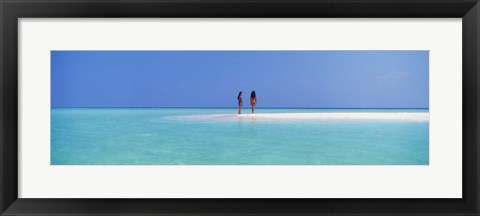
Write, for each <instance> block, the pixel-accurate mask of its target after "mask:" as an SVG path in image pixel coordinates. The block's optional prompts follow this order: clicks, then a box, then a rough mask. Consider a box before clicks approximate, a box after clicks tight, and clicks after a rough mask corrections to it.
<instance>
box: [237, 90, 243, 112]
mask: <svg viewBox="0 0 480 216" xmlns="http://www.w3.org/2000/svg"><path fill="white" fill-rule="evenodd" d="M237 100H238V115H240V114H242V106H243V100H242V92H239V93H238V96H237Z"/></svg>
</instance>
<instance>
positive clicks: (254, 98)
mask: <svg viewBox="0 0 480 216" xmlns="http://www.w3.org/2000/svg"><path fill="white" fill-rule="evenodd" d="M250 104H251V105H252V113H254V112H255V106H256V105H257V94H255V91H252V93H251V94H250Z"/></svg>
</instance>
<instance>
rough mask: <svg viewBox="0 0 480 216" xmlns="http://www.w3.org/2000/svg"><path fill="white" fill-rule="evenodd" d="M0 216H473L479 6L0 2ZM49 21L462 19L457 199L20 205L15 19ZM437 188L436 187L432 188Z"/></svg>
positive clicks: (346, 0) (269, 0)
mask: <svg viewBox="0 0 480 216" xmlns="http://www.w3.org/2000/svg"><path fill="white" fill-rule="evenodd" d="M0 16H1V17H0V19H1V20H0V23H1V36H0V37H1V38H0V40H1V43H0V50H1V53H0V55H1V58H0V65H1V68H0V69H1V72H0V80H1V84H0V95H1V97H0V165H1V167H0V211H1V215H479V214H480V210H479V190H480V187H479V183H478V180H479V170H478V169H479V162H480V160H479V153H480V152H479V139H478V129H479V127H478V125H479V120H478V117H479V115H478V113H479V111H480V110H479V100H478V96H479V94H478V93H479V83H480V82H479V81H480V80H479V62H480V59H479V57H480V56H479V52H480V47H479V45H480V44H479V40H480V35H479V32H480V26H479V24H480V22H479V19H480V17H479V16H480V5H479V3H478V0H221V1H219V0H142V1H135V0H117V1H110V0H100V1H92V0H62V1H59V0H0ZM24 17H28V18H45V17H48V18H51V17H55V18H56V17H59V18H60V17H90V18H107V17H109V18H116V17H127V18H128V17H130V18H131V17H214V18H225V17H257V18H264V17H265V18H279V17H348V18H352V17H372V18H382V17H416V18H418V17H420V18H423V17H430V18H443V17H458V18H462V20H463V22H462V31H463V32H462V35H463V36H462V37H463V38H462V41H463V42H462V49H463V51H462V52H463V53H462V55H463V57H462V58H463V60H462V67H463V72H462V85H463V86H462V91H463V95H462V101H463V102H462V106H463V117H462V120H463V123H462V124H463V134H462V136H463V144H462V145H463V150H462V154H463V159H462V162H463V166H462V173H463V180H462V181H463V182H462V187H463V189H462V192H463V198H461V199H19V198H18V196H17V195H18V150H17V146H18V137H17V136H18V72H17V69H18V65H17V62H18V39H17V37H18V22H17V21H18V19H19V18H24ZM439 190H441V188H439Z"/></svg>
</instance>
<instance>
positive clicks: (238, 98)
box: [237, 91, 242, 100]
mask: <svg viewBox="0 0 480 216" xmlns="http://www.w3.org/2000/svg"><path fill="white" fill-rule="evenodd" d="M240 95H242V91H240V92H239V93H238V96H237V100H240Z"/></svg>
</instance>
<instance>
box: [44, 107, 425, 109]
mask: <svg viewBox="0 0 480 216" xmlns="http://www.w3.org/2000/svg"><path fill="white" fill-rule="evenodd" d="M50 108H51V109H58V108H106V109H108V108H119V109H122V108H123V109H131V108H138V109H142V108H151V109H155V108H166V109H169V108H170V109H238V107H50ZM244 108H250V107H244ZM255 109H430V108H429V107H412V108H390V107H386V108H385V107H256V108H255Z"/></svg>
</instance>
